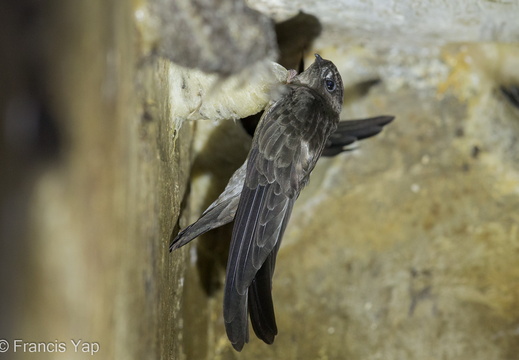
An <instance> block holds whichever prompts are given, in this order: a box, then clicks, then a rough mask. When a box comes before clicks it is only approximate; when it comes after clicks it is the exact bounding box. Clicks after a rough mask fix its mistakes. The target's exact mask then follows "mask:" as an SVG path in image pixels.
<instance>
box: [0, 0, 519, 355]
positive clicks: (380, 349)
mask: <svg viewBox="0 0 519 360" xmlns="http://www.w3.org/2000/svg"><path fill="white" fill-rule="evenodd" d="M13 4H14V3H13ZM256 4H257V5H256V7H257V8H258V9H260V10H261V11H263V12H265V13H267V14H271V15H273V16H275V17H279V18H280V19H281V18H286V16H287V15H286V14H287V13H295V12H296V11H298V10H299V9H303V10H305V11H307V12H309V13H312V14H314V15H315V16H317V17H318V19H319V20H320V21H321V22H322V24H323V32H322V36H321V38H320V39H318V41H317V42H316V43H315V44H314V48H313V49H312V52H313V51H318V52H320V53H321V54H322V56H323V57H325V58H329V59H332V60H333V61H334V62H335V63H336V64H337V65H338V67H339V69H340V71H341V73H342V74H343V78H344V79H345V84H346V85H347V92H346V94H347V96H346V98H345V105H344V111H343V114H342V118H345V119H347V118H358V117H363V116H372V115H378V114H391V115H395V116H396V117H397V118H396V120H395V122H394V123H392V124H391V125H390V126H388V127H387V128H386V129H385V130H384V132H383V133H382V134H381V135H379V136H377V137H376V138H374V139H370V140H367V141H365V142H362V143H361V144H360V148H359V149H358V150H357V151H356V152H352V153H349V154H343V155H340V156H338V157H336V158H334V159H323V160H321V161H320V162H319V164H318V166H317V167H316V169H315V171H314V173H313V175H312V179H311V182H310V184H309V186H308V188H307V189H305V191H304V192H303V193H302V194H301V198H300V199H299V201H298V202H297V204H296V208H295V209H294V212H293V216H292V220H291V223H290V224H289V227H288V229H287V233H286V237H285V239H284V244H283V246H282V248H281V250H280V253H279V259H278V264H277V269H276V274H275V277H274V302H275V308H276V313H277V318H278V326H279V331H280V333H279V336H278V337H277V338H276V341H275V343H274V345H272V346H267V345H265V344H263V343H262V342H260V341H259V340H257V339H255V338H254V337H252V339H251V343H250V344H248V345H247V346H246V347H245V349H244V350H243V352H242V353H237V352H235V351H234V350H233V349H232V347H231V346H230V344H229V343H228V341H227V338H226V336H225V333H224V326H223V320H222V304H221V301H222V299H221V298H222V293H221V290H220V289H221V287H220V286H221V282H222V278H223V271H224V267H225V261H226V251H227V249H226V246H227V241H228V239H230V228H229V227H227V228H223V229H220V230H219V231H215V232H213V233H210V234H207V236H206V237H204V238H203V239H200V240H197V242H196V243H195V244H193V245H190V246H189V247H186V248H184V249H181V250H179V251H177V252H175V253H174V254H170V253H169V252H168V251H167V245H168V243H169V240H170V237H171V236H172V235H175V234H176V231H178V229H179V227H183V226H185V225H187V224H188V223H190V222H191V221H193V220H194V219H196V217H197V216H198V214H200V212H201V211H202V210H203V209H204V208H205V206H207V205H208V204H209V203H210V202H212V201H213V200H214V198H215V197H216V196H217V194H218V192H219V191H220V190H221V189H223V187H224V186H225V183H226V181H227V179H228V177H229V176H230V175H231V174H232V172H233V171H234V170H235V169H236V168H237V167H238V166H239V165H240V163H241V161H243V159H244V158H245V156H246V154H247V150H248V146H249V145H250V138H248V137H247V135H246V134H245V133H244V132H243V130H242V129H241V127H240V125H239V124H238V123H235V122H233V121H225V120H224V121H222V122H220V123H214V122H212V121H211V120H204V121H192V120H188V121H184V123H183V125H182V127H180V124H179V123H178V122H176V121H175V110H176V109H177V110H178V107H177V106H173V102H172V101H171V94H172V89H173V87H174V86H177V85H178V81H179V79H178V78H174V79H171V78H170V75H171V74H172V72H174V71H173V69H172V67H171V65H170V63H169V62H168V61H166V60H164V59H156V58H150V57H148V56H147V55H146V54H145V51H144V50H145V49H147V48H149V44H148V41H149V37H150V35H149V34H148V33H147V32H146V30H145V29H144V28H145V27H142V26H141V25H142V23H141V22H142V18H140V17H139V16H140V15H139V14H140V10H141V9H142V6H143V5H146V4H145V2H144V4H143V2H136V3H135V4H134V5H135V7H134V8H132V7H130V4H128V3H123V2H106V1H105V2H103V1H88V2H85V1H83V2H75V3H74V4H72V3H65V2H54V3H53V4H52V6H50V7H48V8H46V9H45V11H42V12H38V11H36V12H32V13H31V12H29V14H33V15H34V14H36V15H37V16H38V17H37V20H38V21H35V22H24V21H21V20H22V19H23V17H22V16H10V15H11V14H18V15H19V14H22V13H23V14H27V12H19V13H18V12H16V11H15V12H13V13H11V12H9V11H13V10H19V11H21V10H23V9H24V8H23V6H22V7H19V8H18V7H16V6H14V5H13V6H11V5H10V4H8V3H3V4H2V5H1V6H2V7H5V8H6V9H7V10H9V11H0V18H2V23H3V24H4V25H5V28H6V29H7V30H6V31H5V32H2V33H1V34H0V41H1V45H2V47H3V48H4V47H5V48H6V49H7V50H6V51H4V54H5V56H3V57H2V60H1V63H2V68H3V69H5V71H4V74H5V79H6V82H7V85H8V86H5V87H2V89H1V90H0V109H1V110H2V114H7V115H9V116H6V117H5V118H3V121H4V122H5V123H4V124H5V125H6V126H3V127H2V129H1V131H3V133H1V134H5V136H2V137H1V138H0V145H1V146H2V152H0V155H1V157H0V159H1V160H2V164H7V165H8V166H7V169H8V170H9V171H6V172H5V173H3V176H2V187H1V188H0V189H1V192H0V195H1V198H0V199H1V204H2V212H1V218H0V221H1V222H0V224H1V225H2V226H1V228H0V231H1V232H0V234H1V235H2V238H1V242H0V245H1V247H2V251H0V256H1V259H0V260H1V264H2V270H3V271H1V272H0V273H1V274H0V275H1V276H0V280H1V287H2V289H3V290H4V293H3V296H2V302H1V303H0V305H1V306H0V311H1V315H2V321H1V322H0V326H1V327H0V330H1V331H2V333H1V334H0V338H7V339H13V338H24V339H27V340H34V341H54V340H55V339H57V340H59V341H70V339H77V338H82V339H84V340H88V341H94V342H99V344H100V349H101V352H100V353H99V354H98V355H97V357H99V358H103V359H132V358H136V359H155V358H162V359H257V358H263V359H482V360H483V359H485V360H486V359H496V360H515V359H517V358H518V356H517V354H519V345H518V344H519V342H518V340H517V339H518V328H519V312H518V308H519V307H518V306H517V305H518V302H519V292H518V289H519V281H518V279H519V273H518V267H517V264H516V263H517V258H518V256H519V229H518V225H517V224H518V223H519V222H518V220H519V219H518V216H519V212H518V209H519V166H518V165H517V164H518V155H517V154H518V153H519V151H518V148H517V147H518V144H517V134H518V132H519V121H518V119H519V110H518V109H517V108H515V107H513V106H512V105H511V104H510V103H509V102H508V101H507V100H506V98H505V97H504V96H503V95H502V94H501V92H500V91H499V87H500V86H501V85H513V84H517V82H518V81H519V78H518V77H519V75H518V74H519V73H518V72H517V69H518V68H519V65H518V63H517V62H518V60H517V59H519V56H518V55H519V48H518V47H517V45H513V44H512V45H504V44H500V43H503V42H512V41H514V39H516V38H517V31H518V30H517V26H518V25H517V24H518V23H517V21H515V14H516V13H517V4H516V3H515V2H505V1H501V2H495V1H476V2H472V3H470V4H468V5H467V6H465V7H461V5H456V4H458V3H456V4H446V3H443V2H440V1H428V2H424V1H413V2H405V1H396V2H389V3H384V4H382V3H380V2H377V3H376V4H373V3H370V2H355V1H348V2H336V1H335V2H333V3H332V2H328V1H327V2H323V1H318V2H317V1H314V2H312V1H307V2H304V3H303V2H301V3H296V2H290V3H289V2H268V3H267V2H263V1H262V2H256ZM26 5H27V4H26ZM29 9H30V6H29ZM25 10H26V9H25ZM6 14H7V15H8V16H5V15H6ZM40 16H41V18H40ZM28 23H30V24H33V27H28V25H27V24H28ZM93 24H94V25H95V26H93ZM6 34H7V35H11V36H13V37H12V38H13V39H18V41H17V42H10V41H6V39H9V37H8V36H5V35H6ZM13 34H17V36H21V35H20V34H22V35H24V36H27V38H24V37H23V36H22V37H20V38H17V37H16V36H14V35H13ZM31 34H32V35H31ZM34 34H38V35H37V36H36V35H34ZM55 39H61V41H55ZM460 41H466V42H467V43H459V42H460ZM482 41H485V43H484V44H482V43H478V42H482ZM394 44H397V45H398V46H394ZM35 54H36V55H37V56H36V55H35ZM309 56H311V54H309ZM28 59H33V60H28ZM34 59H37V61H34ZM35 64H36V65H35ZM31 66H36V67H35V68H32V67H31ZM27 68H29V69H30V70H31V71H29V72H27V71H26V70H27ZM28 74H32V75H28ZM35 74H37V75H35ZM374 79H379V80H380V82H379V83H378V84H376V85H375V86H372V87H368V88H363V87H362V86H359V84H364V83H366V82H367V83H370V82H371V81H372V80H374ZM35 83H36V85H35ZM191 85H193V84H191ZM173 90H175V89H173ZM177 90H178V89H177ZM260 92H263V91H260ZM242 95H244V96H246V95H247V94H242ZM27 98H29V99H32V101H34V102H32V101H27V102H25V103H24V104H26V105H27V106H25V107H21V108H23V109H24V111H23V112H20V113H17V112H16V111H14V110H13V109H15V110H16V109H20V108H19V107H16V106H14V107H13V105H12V104H13V101H14V100H16V101H18V100H19V99H27ZM13 99H14V100H13ZM24 101H25V100H24ZM34 103H36V104H39V105H43V106H42V107H45V114H46V115H48V116H50V117H51V119H52V121H53V123H54V124H55V126H56V127H57V128H58V131H57V134H58V135H57V136H58V139H59V140H60V141H58V142H56V143H55V144H54V145H56V144H57V145H56V146H57V147H58V150H56V151H57V153H52V152H51V154H50V155H48V154H46V151H48V148H46V147H44V146H43V147H42V145H41V144H40V143H38V144H37V145H34V144H33V143H31V142H30V141H29V142H27V141H28V140H27V139H29V140H31V141H32V140H34V139H33V138H31V137H30V136H32V133H30V134H29V135H27V134H25V135H27V136H28V137H27V136H26V137H23V136H22V135H24V133H23V132H18V133H17V132H15V133H14V134H15V135H17V136H18V137H17V136H12V135H13V133H12V132H9V131H11V130H12V128H10V127H9V126H11V125H12V123H8V122H7V121H10V120H12V119H13V117H12V114H17V115H19V117H14V118H15V119H21V120H20V121H22V120H23V121H28V124H29V125H30V124H31V121H34V119H33V118H32V117H31V116H33V115H31V114H32V113H31V112H30V111H29V112H27V109H29V110H30V109H32V108H31V107H30V106H29V105H31V104H34ZM36 108H37V107H36ZM6 109H7V110H9V109H10V110H9V111H7V110H6ZM192 109H194V108H191V110H192ZM13 111H14V112H13ZM42 111H43V110H42ZM231 111H232V108H231ZM247 111H248V110H247ZM189 113H190V114H191V112H189ZM27 114H29V115H27ZM21 115H23V116H21ZM24 116H27V117H24ZM7 125H9V126H7ZM29 127H30V126H29ZM22 128H23V127H22ZM15 129H18V130H20V128H17V127H15ZM18 130H17V131H18ZM9 135H11V136H9ZM37 136H40V137H42V138H41V139H40V138H38V139H40V140H44V141H43V143H44V144H45V141H47V140H48V139H47V138H46V137H45V134H43V135H42V134H39V135H37ZM27 144H29V145H27ZM48 145H49V144H47V146H48ZM24 146H25V147H24ZM20 149H21V150H20ZM190 178H191V179H192V180H193V182H192V183H190V180H189V179H190ZM177 219H178V220H177ZM14 280H16V281H14ZM8 355H9V358H11V357H12V356H11V355H14V354H12V353H9V354H8ZM17 356H18V358H25V356H24V354H21V353H18V354H17ZM74 356H76V357H77V358H81V359H83V358H85V357H84V356H83V355H82V354H74V353H72V352H67V353H66V357H67V358H73V357H74ZM62 357H63V354H56V353H45V354H38V358H48V359H52V358H62Z"/></svg>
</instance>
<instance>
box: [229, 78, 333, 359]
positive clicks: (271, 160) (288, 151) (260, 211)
mask: <svg viewBox="0 0 519 360" xmlns="http://www.w3.org/2000/svg"><path fill="white" fill-rule="evenodd" d="M337 121H338V115H337V114H335V113H333V111H332V110H331V109H329V108H327V107H326V102H325V101H324V99H323V98H321V95H319V94H317V93H316V92H314V91H313V90H311V89H309V88H306V87H301V86H293V87H290V88H289V93H287V94H285V95H284V96H283V98H282V99H281V100H279V101H278V102H277V103H275V104H274V105H273V106H272V107H271V108H270V109H268V110H267V111H266V112H265V113H264V115H263V117H262V119H261V121H260V124H259V125H258V129H257V130H256V134H255V137H254V141H253V145H252V148H251V151H250V153H249V158H248V166H247V172H246V177H245V183H244V186H243V190H242V192H241V195H240V201H239V203H238V210H237V212H236V217H235V223H234V228H233V235H232V240H231V247H230V250H229V260H228V264H227V276H226V284H225V294H224V319H225V325H226V330H227V335H228V337H229V339H230V341H231V343H232V344H233V346H234V347H235V349H237V350H241V348H242V347H243V345H244V343H245V342H247V341H248V322H247V307H248V304H247V299H248V296H247V295H248V289H249V286H250V285H251V283H252V282H253V280H254V278H255V277H256V275H257V273H258V270H260V269H262V273H261V275H262V277H261V279H258V281H257V282H256V283H255V285H254V286H255V290H254V295H255V296H254V297H249V301H256V302H261V304H251V309H260V311H261V309H267V311H270V309H272V299H271V294H270V290H271V278H272V273H273V264H274V262H275V251H274V252H273V250H274V249H275V248H276V246H279V242H280V239H281V237H282V236H283V232H284V230H285V227H286V225H287V223H288V219H289V217H290V213H291V211H292V207H293V205H294V202H295V200H296V198H297V196H298V195H299V192H300V191H301V189H302V187H303V186H304V185H305V184H306V181H307V180H308V175H309V174H310V172H311V171H312V169H313V168H314V166H315V163H316V161H317V159H318V158H319V156H320V154H321V152H322V149H323V147H324V145H325V142H326V139H327V138H328V136H329V134H330V133H331V132H332V131H333V130H334V129H335V127H336V123H337ZM269 255H271V258H270V260H269V263H270V264H272V266H270V265H268V266H265V267H264V268H262V266H263V265H264V263H265V260H266V259H267V257H269ZM265 279H268V281H267V280H265ZM259 287H261V289H260V288H259ZM255 315H258V316H253V317H252V319H253V320H254V321H255V320H257V319H259V320H258V321H262V319H267V321H268V322H269V323H268V324H255V326H254V329H255V330H256V329H259V328H271V329H275V319H274V317H273V310H272V316H269V315H268V314H267V315H266V316H263V315H262V314H255ZM257 335H258V336H259V337H261V334H257ZM274 335H275V331H274ZM271 337H272V340H273V336H271ZM266 338H267V340H266V341H267V342H268V339H269V336H264V337H263V339H264V340H265V339H266ZM270 342H271V341H270Z"/></svg>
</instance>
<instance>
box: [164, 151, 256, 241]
mask: <svg viewBox="0 0 519 360" xmlns="http://www.w3.org/2000/svg"><path fill="white" fill-rule="evenodd" d="M246 170H247V161H245V162H244V163H243V165H242V166H241V167H240V168H239V169H238V170H236V171H235V172H234V174H233V175H232V177H231V178H230V179H229V182H228V183H227V186H226V187H225V190H224V191H223V193H221V194H220V196H219V197H218V199H216V200H215V201H214V202H213V203H212V204H211V205H210V206H209V207H208V208H207V210H205V211H204V213H203V214H202V216H200V219H198V220H197V221H196V222H194V223H193V224H191V225H189V226H188V227H187V228H185V229H184V230H182V231H181V232H179V233H178V235H177V236H176V237H175V239H173V241H172V242H171V244H170V245H169V251H173V250H175V249H178V248H179V247H182V246H184V245H186V244H187V243H188V242H190V241H191V240H193V239H195V238H197V237H198V236H200V235H202V234H204V233H206V232H208V231H209V230H212V229H216V228H217V227H220V226H222V225H225V224H227V223H230V222H231V221H233V220H234V215H235V214H236V209H237V208H238V202H239V200H240V192H241V190H242V188H243V182H244V181H245V172H246Z"/></svg>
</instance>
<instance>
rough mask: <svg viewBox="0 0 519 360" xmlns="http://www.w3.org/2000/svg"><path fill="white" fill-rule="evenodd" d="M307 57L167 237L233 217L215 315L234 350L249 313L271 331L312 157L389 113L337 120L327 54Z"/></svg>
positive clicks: (267, 337)
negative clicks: (215, 192)
mask: <svg viewBox="0 0 519 360" xmlns="http://www.w3.org/2000/svg"><path fill="white" fill-rule="evenodd" d="M315 58H316V60H315V61H314V63H313V64H312V65H310V66H309V67H308V68H307V69H306V70H305V71H303V72H302V73H300V74H299V75H297V73H291V75H290V76H289V77H288V81H287V84H286V85H284V86H283V87H282V89H281V90H280V91H279V94H278V96H277V97H276V98H275V99H273V100H272V101H271V103H270V104H269V105H268V107H267V109H266V110H265V112H264V113H263V115H262V117H261V119H260V122H259V124H258V127H257V129H256V131H255V133H254V137H253V141H252V146H251V149H250V152H249V154H248V156H247V159H246V160H245V163H244V164H243V165H242V166H241V167H240V168H239V169H238V170H236V172H235V173H234V174H233V176H232V177H231V179H230V180H229V183H228V185H227V186H226V188H225V190H224V191H223V193H222V194H221V195H220V196H219V197H218V199H217V200H216V201H215V202H214V203H212V204H211V205H210V206H209V208H208V209H207V210H205V211H204V213H203V214H202V215H201V217H200V219H199V220H197V221H196V222H195V223H193V224H192V225H190V226H188V227H187V228H185V229H184V230H182V231H181V232H179V234H178V235H177V236H176V237H175V239H173V241H172V242H171V244H170V251H173V250H175V249H177V248H179V247H181V246H184V245H185V244H187V243H189V242H190V241H191V240H193V239H195V238H196V237H198V236H199V235H201V234H203V233H205V232H207V231H209V230H212V229H214V228H217V227H219V226H222V225H224V224H227V223H230V222H232V221H233V220H234V226H233V231H232V236H231V245H230V249H229V256H228V261H227V270H226V280H225V288H224V301H223V317H224V322H225V329H226V333H227V337H228V338H229V340H230V342H231V344H232V346H233V347H234V349H236V350H237V351H241V350H242V349H243V347H244V345H245V343H247V342H248V341H249V320H248V319H249V317H250V320H251V324H252V328H253V330H254V332H255V334H256V336H257V337H258V338H260V339H261V340H263V341H264V342H265V343H267V344H272V343H273V342H274V339H275V336H276V335H277V333H278V330H277V325H276V320H275V314H274V306H273V301H272V277H273V274H274V268H275V262H276V256H277V253H278V250H279V247H280V244H281V240H282V237H283V234H284V231H285V229H286V226H287V224H288V221H289V219H290V215H291V212H292V208H293V206H294V203H295V201H296V199H297V198H298V196H299V194H300V192H301V190H302V189H303V188H304V187H305V185H306V184H307V183H308V180H309V176H310V173H311V172H312V170H313V169H314V167H315V165H316V162H317V160H318V159H319V157H320V156H321V155H323V154H325V155H327V156H334V155H337V154H338V153H340V152H342V151H344V150H345V146H347V145H349V144H351V143H352V142H354V141H356V140H360V139H363V138H366V137H370V136H373V135H375V134H377V133H378V132H380V131H381V130H382V127H383V126H384V125H386V124H387V123H389V122H391V121H392V120H393V117H392V116H381V117H375V118H369V119H360V120H353V121H342V122H340V121H339V116H340V112H341V109H342V102H343V93H344V88H343V84H342V79H341V76H340V74H339V71H338V70H337V67H336V66H335V65H334V64H333V62H331V61H329V60H325V59H323V58H322V57H321V56H320V55H319V54H315ZM339 123H341V124H340V126H339Z"/></svg>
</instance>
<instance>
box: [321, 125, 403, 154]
mask: <svg viewBox="0 0 519 360" xmlns="http://www.w3.org/2000/svg"><path fill="white" fill-rule="evenodd" d="M393 119H394V116H377V117H373V118H368V119H358V120H347V121H340V122H339V125H338V126H337V130H335V132H334V133H333V134H331V135H330V137H329V138H328V141H327V142H326V147H325V149H324V150H323V156H335V155H337V154H340V153H341V152H343V151H345V150H346V149H345V147H346V146H348V145H351V144H353V143H354V142H355V141H358V140H362V139H365V138H368V137H371V136H375V135H377V134H378V133H379V132H381V131H382V128H383V127H384V126H385V125H387V124H389V123H390V122H391V121H393Z"/></svg>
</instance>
